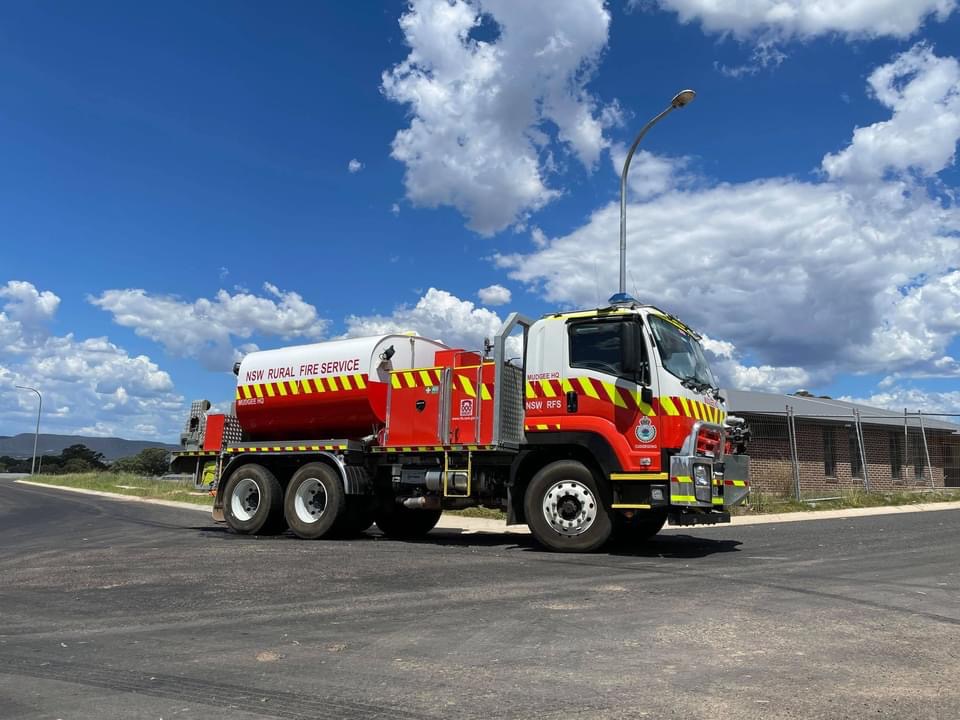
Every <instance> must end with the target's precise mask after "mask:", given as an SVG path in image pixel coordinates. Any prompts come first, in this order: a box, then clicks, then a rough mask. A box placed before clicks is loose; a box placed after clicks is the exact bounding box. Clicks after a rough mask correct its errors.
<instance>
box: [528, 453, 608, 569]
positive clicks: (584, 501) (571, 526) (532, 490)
mask: <svg viewBox="0 0 960 720" xmlns="http://www.w3.org/2000/svg"><path fill="white" fill-rule="evenodd" d="M524 510H525V512H526V516H527V524H528V525H529V527H530V532H531V533H533V537H534V538H536V540H537V541H538V542H539V543H540V544H541V545H543V546H544V547H546V548H548V549H549V550H555V551H559V552H590V551H592V550H596V549H597V548H599V547H600V546H602V545H603V544H604V543H606V542H607V540H609V539H610V535H611V533H612V532H613V523H612V521H611V519H610V513H609V511H608V510H607V507H606V504H605V502H604V500H603V498H602V497H601V494H600V489H599V486H598V484H597V480H596V478H595V477H594V475H593V473H592V472H591V471H590V469H589V468H588V467H587V466H585V465H584V464H583V463H581V462H578V461H576V460H558V461H557V462H552V463H550V464H549V465H547V466H546V467H544V468H542V469H541V470H540V471H539V472H538V473H537V474H536V475H534V476H533V479H532V480H531V481H530V484H529V485H528V486H527V492H526V495H525V496H524Z"/></svg>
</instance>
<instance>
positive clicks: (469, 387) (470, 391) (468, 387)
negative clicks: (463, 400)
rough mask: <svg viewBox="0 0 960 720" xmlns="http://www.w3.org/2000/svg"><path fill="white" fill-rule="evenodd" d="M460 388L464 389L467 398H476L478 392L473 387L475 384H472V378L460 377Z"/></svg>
mask: <svg viewBox="0 0 960 720" xmlns="http://www.w3.org/2000/svg"><path fill="white" fill-rule="evenodd" d="M459 377H460V387H462V388H463V391H464V392H465V393H466V394H467V397H476V396H477V391H476V389H475V388H474V387H473V383H472V382H470V378H468V377H467V376H466V375H460V376H459Z"/></svg>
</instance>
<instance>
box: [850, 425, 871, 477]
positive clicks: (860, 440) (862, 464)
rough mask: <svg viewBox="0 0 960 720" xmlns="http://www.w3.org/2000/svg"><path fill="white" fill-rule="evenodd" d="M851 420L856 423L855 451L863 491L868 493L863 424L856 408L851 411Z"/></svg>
mask: <svg viewBox="0 0 960 720" xmlns="http://www.w3.org/2000/svg"><path fill="white" fill-rule="evenodd" d="M853 419H854V421H855V423H856V425H855V428H856V431H857V450H858V451H859V453H860V472H862V473H863V490H864V492H870V479H869V477H868V474H867V452H866V449H865V447H864V445H865V443H864V441H863V424H862V423H861V422H860V410H859V409H857V408H854V409H853Z"/></svg>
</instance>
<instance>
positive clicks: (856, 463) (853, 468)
mask: <svg viewBox="0 0 960 720" xmlns="http://www.w3.org/2000/svg"><path fill="white" fill-rule="evenodd" d="M850 477H855V478H862V477H863V463H862V462H861V457H860V442H859V441H858V440H857V429H856V428H850Z"/></svg>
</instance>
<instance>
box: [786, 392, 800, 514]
mask: <svg viewBox="0 0 960 720" xmlns="http://www.w3.org/2000/svg"><path fill="white" fill-rule="evenodd" d="M787 431H788V435H789V438H790V461H791V463H792V464H793V490H794V493H796V496H797V502H803V492H802V490H801V488H800V457H799V453H798V452H797V426H796V423H795V421H794V416H793V406H792V405H787Z"/></svg>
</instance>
